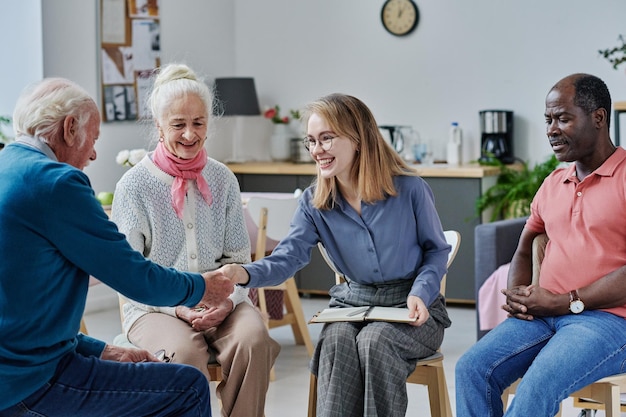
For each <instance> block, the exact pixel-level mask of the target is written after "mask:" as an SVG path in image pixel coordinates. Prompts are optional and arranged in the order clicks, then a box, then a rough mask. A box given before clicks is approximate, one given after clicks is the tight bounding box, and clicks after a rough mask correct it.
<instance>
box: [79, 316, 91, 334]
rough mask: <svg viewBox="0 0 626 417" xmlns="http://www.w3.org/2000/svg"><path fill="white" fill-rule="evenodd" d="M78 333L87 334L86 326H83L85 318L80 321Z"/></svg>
mask: <svg viewBox="0 0 626 417" xmlns="http://www.w3.org/2000/svg"><path fill="white" fill-rule="evenodd" d="M80 332H81V333H82V334H89V333H88V332H87V325H86V324H85V318H82V319H80Z"/></svg>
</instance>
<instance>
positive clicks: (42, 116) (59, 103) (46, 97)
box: [13, 78, 97, 143]
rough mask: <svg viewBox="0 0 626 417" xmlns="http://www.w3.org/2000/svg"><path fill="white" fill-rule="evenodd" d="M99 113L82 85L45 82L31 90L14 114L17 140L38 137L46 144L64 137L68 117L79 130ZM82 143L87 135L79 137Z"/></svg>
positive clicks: (67, 82)
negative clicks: (94, 113)
mask: <svg viewBox="0 0 626 417" xmlns="http://www.w3.org/2000/svg"><path fill="white" fill-rule="evenodd" d="M94 110H95V111H96V112H97V106H96V103H95V102H94V101H93V99H92V98H91V97H90V96H89V94H88V93H87V91H85V90H84V89H83V88H82V87H80V86H79V85H78V84H76V83H74V82H72V81H70V80H67V79H65V78H45V79H44V80H42V81H40V82H38V83H35V84H33V85H31V86H29V87H27V88H26V89H25V90H24V91H23V92H22V94H21V95H20V97H19V98H18V100H17V103H16V105H15V109H14V111H13V130H14V132H15V136H16V137H18V136H23V135H27V136H38V137H39V138H41V140H43V141H44V142H46V143H51V142H53V141H54V140H56V139H58V138H60V137H62V136H63V123H64V121H65V118H66V117H67V116H72V117H74V118H75V119H76V121H77V124H78V129H79V130H80V129H81V128H82V127H83V126H85V125H86V124H87V123H88V122H89V120H90V118H91V117H92V115H93V112H94ZM78 138H79V141H81V143H82V142H83V141H84V140H85V136H84V135H79V136H78Z"/></svg>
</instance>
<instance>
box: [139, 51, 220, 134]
mask: <svg viewBox="0 0 626 417" xmlns="http://www.w3.org/2000/svg"><path fill="white" fill-rule="evenodd" d="M187 94H196V95H197V96H198V97H199V98H200V99H201V100H202V101H203V102H204V106H205V108H206V111H207V114H206V116H207V120H208V119H209V118H210V117H211V115H212V114H213V92H212V91H211V89H210V88H209V86H208V85H207V84H206V83H205V82H204V81H202V80H201V79H199V78H198V76H197V75H196V73H195V72H194V71H193V70H192V69H191V68H189V67H188V66H187V65H185V64H176V63H173V64H169V65H167V66H165V67H163V68H161V69H160V70H159V71H158V72H157V73H156V76H155V77H154V85H153V87H152V92H151V93H150V96H149V97H148V107H149V108H150V112H151V113H152V118H153V119H154V120H155V121H156V122H158V121H160V120H161V118H162V117H163V116H164V115H165V113H166V111H167V108H168V106H169V105H170V104H171V102H172V100H174V99H175V98H178V97H182V96H185V95H187Z"/></svg>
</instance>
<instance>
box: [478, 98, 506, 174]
mask: <svg viewBox="0 0 626 417" xmlns="http://www.w3.org/2000/svg"><path fill="white" fill-rule="evenodd" d="M479 115H480V132H481V135H480V161H481V162H489V161H490V160H491V159H493V158H497V159H498V160H500V162H502V163H503V164H512V163H513V162H514V161H515V157H514V156H513V112H512V111H510V110H481V111H480V112H479Z"/></svg>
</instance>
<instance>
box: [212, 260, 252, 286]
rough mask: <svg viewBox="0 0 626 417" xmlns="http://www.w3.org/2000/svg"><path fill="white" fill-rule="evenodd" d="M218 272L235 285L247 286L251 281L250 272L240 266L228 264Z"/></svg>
mask: <svg viewBox="0 0 626 417" xmlns="http://www.w3.org/2000/svg"><path fill="white" fill-rule="evenodd" d="M218 271H220V272H222V273H223V274H224V276H226V277H228V278H229V279H230V280H231V281H232V283H233V284H243V285H245V284H247V283H248V281H250V276H249V275H248V271H246V269H245V268H244V267H243V266H241V265H239V264H227V265H224V266H222V267H221V268H220V269H218Z"/></svg>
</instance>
